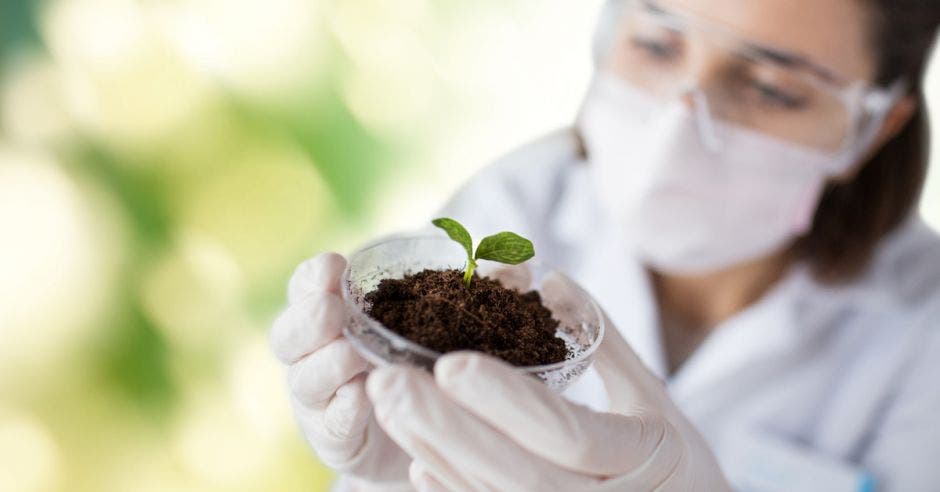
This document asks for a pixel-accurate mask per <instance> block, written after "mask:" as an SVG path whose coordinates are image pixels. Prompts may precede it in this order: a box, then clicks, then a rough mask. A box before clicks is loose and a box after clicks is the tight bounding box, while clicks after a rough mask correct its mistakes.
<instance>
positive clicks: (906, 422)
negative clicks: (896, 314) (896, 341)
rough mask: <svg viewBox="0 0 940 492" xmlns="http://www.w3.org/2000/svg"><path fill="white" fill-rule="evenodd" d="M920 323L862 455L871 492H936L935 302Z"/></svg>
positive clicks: (938, 312)
mask: <svg viewBox="0 0 940 492" xmlns="http://www.w3.org/2000/svg"><path fill="white" fill-rule="evenodd" d="M921 319H922V320H923V321H922V322H923V323H926V326H925V327H923V328H924V329H923V330H922V331H923V333H924V337H923V338H922V340H920V342H922V343H919V344H918V350H917V352H916V353H915V354H914V357H913V358H912V359H911V363H910V365H909V371H908V372H907V373H906V375H905V376H904V377H903V378H902V379H899V386H898V388H897V392H896V393H895V395H894V398H893V399H892V402H891V403H890V405H889V406H888V408H887V409H886V411H885V413H884V414H883V419H882V421H881V424H880V425H879V426H878V429H877V430H876V431H875V434H874V435H873V436H872V440H871V444H870V446H869V447H868V451H867V452H866V453H865V456H864V457H863V463H864V466H865V467H866V468H867V469H868V470H869V471H870V472H871V473H872V475H873V476H874V478H875V483H876V487H875V490H876V491H877V492H902V491H903V492H920V491H924V492H927V491H936V490H940V461H938V459H940V458H938V457H940V380H938V379H937V375H938V374H940V302H935V303H934V305H933V307H932V308H931V309H929V310H928V311H926V315H924V316H923V317H921ZM886 328H887V327H886Z"/></svg>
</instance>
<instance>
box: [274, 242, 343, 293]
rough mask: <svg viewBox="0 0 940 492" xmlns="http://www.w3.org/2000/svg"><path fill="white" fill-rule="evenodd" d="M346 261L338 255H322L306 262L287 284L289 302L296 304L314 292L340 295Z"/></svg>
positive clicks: (298, 268) (295, 271) (296, 270)
mask: <svg viewBox="0 0 940 492" xmlns="http://www.w3.org/2000/svg"><path fill="white" fill-rule="evenodd" d="M345 269H346V259H345V258H343V257H342V256H340V255H338V254H336V253H322V254H319V255H317V256H315V257H313V258H311V259H309V260H307V261H304V262H303V263H301V264H300V265H298V266H297V268H296V269H295V270H294V273H293V275H291V278H290V280H289V281H288V282H287V302H288V304H294V303H296V302H298V301H300V300H301V299H303V298H304V297H306V296H308V295H310V294H311V293H313V292H317V291H323V292H331V293H333V294H339V292H340V290H339V279H340V277H341V276H342V274H343V270H345Z"/></svg>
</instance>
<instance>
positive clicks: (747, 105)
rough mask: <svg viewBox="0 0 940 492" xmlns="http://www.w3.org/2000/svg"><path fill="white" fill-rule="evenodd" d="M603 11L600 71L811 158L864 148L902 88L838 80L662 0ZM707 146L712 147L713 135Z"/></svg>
mask: <svg viewBox="0 0 940 492" xmlns="http://www.w3.org/2000/svg"><path fill="white" fill-rule="evenodd" d="M607 9H608V11H607V12H605V14H604V18H603V19H602V21H603V22H605V23H607V26H606V29H605V28H604V27H602V29H601V32H602V35H603V33H604V32H605V31H606V39H602V40H601V41H600V46H602V48H600V49H599V50H598V52H597V53H596V56H598V57H599V59H598V60H597V61H598V63H599V67H598V68H599V70H601V71H604V72H607V73H608V74H610V75H615V76H616V77H618V78H620V79H621V80H623V81H624V82H625V83H627V84H629V85H631V86H632V87H633V88H636V89H639V90H641V91H644V92H646V93H648V94H650V95H652V96H654V97H655V98H657V99H661V100H663V101H668V100H672V99H673V98H677V97H679V98H683V97H686V98H692V99H694V103H695V104H696V106H697V109H698V110H699V111H700V112H701V111H704V112H705V113H706V114H707V116H708V117H709V118H711V119H712V120H713V121H717V122H721V123H726V124H730V125H734V126H739V127H744V128H747V129H750V130H753V131H757V132H760V133H762V134H764V135H766V136H769V137H773V138H776V139H780V140H783V141H786V142H789V143H793V144H796V145H799V146H803V147H808V148H810V149H813V150H818V151H822V152H825V153H832V154H836V153H839V152H842V151H844V150H845V149H847V148H853V147H854V148H858V147H859V146H861V145H866V144H867V143H868V141H869V140H870V138H871V137H872V136H873V135H874V134H875V133H876V132H877V130H878V127H880V125H881V122H882V121H883V119H884V117H885V115H886V114H887V112H888V111H889V110H890V109H891V107H892V106H893V104H894V103H895V102H896V101H897V100H898V98H900V97H901V96H902V95H903V92H904V90H905V87H904V83H903V81H898V82H897V83H895V84H893V85H892V86H891V87H890V88H887V89H884V88H881V87H876V86H873V85H872V84H870V83H868V82H865V81H861V80H846V79H845V78H843V77H841V76H839V75H838V74H836V73H834V72H832V71H831V70H829V69H827V68H825V67H821V66H818V65H816V64H814V63H812V62H811V61H809V60H806V59H804V58H802V57H799V56H797V55H793V54H790V53H787V52H783V51H780V50H779V49H776V48H774V47H772V46H764V45H759V44H755V43H753V42H752V41H749V40H747V39H744V38H743V37H741V36H739V35H737V34H736V33H735V32H733V31H732V30H731V29H729V28H728V27H726V26H724V25H722V24H719V23H717V22H715V21H713V20H710V19H705V18H702V17H700V16H695V15H692V14H689V13H686V12H682V11H681V10H679V9H676V8H674V7H670V5H669V2H668V1H667V0H660V1H653V0H616V1H611V2H609V4H608V6H607ZM702 67H707V69H703V68H702ZM709 126H710V127H711V128H718V127H721V126H722V125H709ZM708 138H709V139H710V140H711V141H713V142H715V144H717V145H720V142H721V135H720V134H712V135H708Z"/></svg>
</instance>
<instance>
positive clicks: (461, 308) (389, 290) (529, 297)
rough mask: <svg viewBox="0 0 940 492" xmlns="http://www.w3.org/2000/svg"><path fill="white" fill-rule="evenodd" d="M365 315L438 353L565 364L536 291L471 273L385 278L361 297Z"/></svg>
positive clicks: (515, 362)
mask: <svg viewBox="0 0 940 492" xmlns="http://www.w3.org/2000/svg"><path fill="white" fill-rule="evenodd" d="M365 299H366V301H367V302H368V304H369V305H370V306H371V307H370V308H369V309H368V311H367V314H368V315H369V316H371V317H372V318H374V319H376V320H378V321H379V322H381V323H382V324H383V325H385V326H386V327H388V328H389V329H391V330H392V331H394V332H396V333H398V334H400V335H402V336H403V337H405V338H407V339H409V340H411V341H413V342H416V343H418V344H420V345H423V346H425V347H427V348H430V349H433V350H436V351H438V352H441V353H446V352H450V351H453V350H478V351H481V352H485V353H487V354H490V355H494V356H496V357H500V358H502V359H503V360H505V361H507V362H509V363H510V364H512V365H515V366H534V365H542V364H551V363H554V362H561V361H563V360H565V356H566V355H567V352H568V351H567V348H566V347H565V342H564V340H562V339H561V338H558V337H556V336H555V330H556V329H557V327H558V321H557V320H555V319H553V318H552V314H551V311H549V310H548V308H546V307H545V306H543V305H542V299H541V297H540V296H539V293H538V292H536V291H529V292H526V293H524V294H523V293H520V292H519V291H518V290H515V289H508V288H506V287H503V286H502V284H500V283H499V282H497V281H496V280H492V279H489V278H486V277H479V276H477V275H476V274H474V276H473V280H472V281H471V282H470V287H469V288H467V287H466V286H465V285H464V283H463V272H461V271H459V270H424V271H421V272H418V273H416V274H413V275H408V276H405V278H403V279H401V280H393V279H385V280H382V281H381V282H380V283H379V286H378V288H376V289H375V290H374V291H372V292H369V293H368V294H366V296H365Z"/></svg>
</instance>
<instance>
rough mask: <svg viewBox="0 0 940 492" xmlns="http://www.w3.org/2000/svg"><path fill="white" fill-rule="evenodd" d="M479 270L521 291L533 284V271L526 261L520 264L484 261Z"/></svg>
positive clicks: (510, 287)
mask: <svg viewBox="0 0 940 492" xmlns="http://www.w3.org/2000/svg"><path fill="white" fill-rule="evenodd" d="M478 271H479V272H480V274H481V275H485V276H487V277H489V278H491V279H494V280H498V281H499V283H501V284H503V286H504V287H506V288H509V289H516V290H518V291H520V292H526V291H528V290H529V288H530V287H531V285H532V271H531V270H529V266H528V265H526V264H525V263H521V264H518V265H504V264H501V263H495V264H490V263H484V264H483V265H481V266H480V268H479V270H478Z"/></svg>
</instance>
